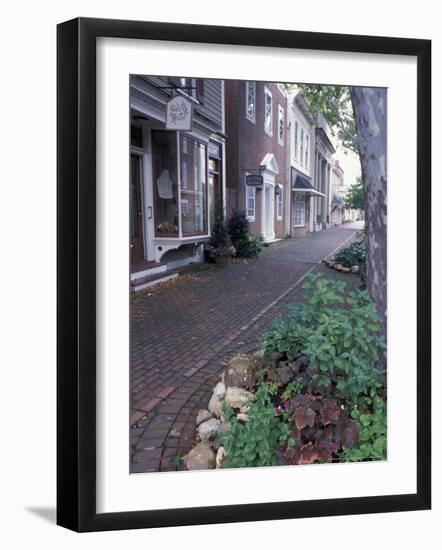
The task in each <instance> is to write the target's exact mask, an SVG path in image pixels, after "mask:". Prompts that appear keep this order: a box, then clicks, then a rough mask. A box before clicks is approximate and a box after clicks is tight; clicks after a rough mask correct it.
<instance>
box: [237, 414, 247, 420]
mask: <svg viewBox="0 0 442 550" xmlns="http://www.w3.org/2000/svg"><path fill="white" fill-rule="evenodd" d="M236 418H237V420H239V421H240V422H248V421H249V415H248V414H246V413H238V414H237V415H236Z"/></svg>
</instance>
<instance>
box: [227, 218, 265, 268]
mask: <svg viewBox="0 0 442 550" xmlns="http://www.w3.org/2000/svg"><path fill="white" fill-rule="evenodd" d="M227 227H228V231H229V234H230V237H231V239H232V243H233V246H234V247H235V249H236V253H237V255H238V256H242V257H244V258H256V257H257V256H259V254H260V253H261V250H262V244H261V241H260V240H259V239H256V238H255V237H253V236H252V235H250V233H249V220H248V219H247V215H246V211H245V210H234V211H233V212H232V214H231V216H230V218H229V220H228V222H227Z"/></svg>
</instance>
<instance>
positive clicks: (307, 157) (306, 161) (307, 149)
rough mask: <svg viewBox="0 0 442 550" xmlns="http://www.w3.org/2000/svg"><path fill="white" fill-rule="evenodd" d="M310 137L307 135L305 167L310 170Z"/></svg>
mask: <svg viewBox="0 0 442 550" xmlns="http://www.w3.org/2000/svg"><path fill="white" fill-rule="evenodd" d="M309 154H310V153H309V136H308V134H307V133H306V135H305V167H306V168H308V162H309Z"/></svg>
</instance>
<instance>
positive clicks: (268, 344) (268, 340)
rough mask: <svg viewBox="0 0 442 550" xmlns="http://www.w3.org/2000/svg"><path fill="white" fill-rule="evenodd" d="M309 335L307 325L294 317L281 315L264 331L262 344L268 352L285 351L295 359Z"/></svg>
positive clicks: (290, 357) (288, 356)
mask: <svg viewBox="0 0 442 550" xmlns="http://www.w3.org/2000/svg"><path fill="white" fill-rule="evenodd" d="M307 336H308V331H307V330H306V327H305V326H303V325H302V324H301V323H299V322H298V321H297V320H295V319H294V318H293V317H280V318H279V319H275V321H273V323H272V326H271V328H270V329H269V330H268V331H266V332H265V333H264V335H263V336H262V338H261V345H262V346H263V347H264V350H265V352H266V353H267V354H271V353H275V352H277V353H285V354H286V356H287V358H288V359H294V358H295V356H296V355H297V354H298V353H299V352H300V351H301V349H302V346H303V343H304V342H305V339H306V338H307Z"/></svg>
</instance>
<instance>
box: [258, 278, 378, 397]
mask: <svg viewBox="0 0 442 550" xmlns="http://www.w3.org/2000/svg"><path fill="white" fill-rule="evenodd" d="M303 288H304V290H305V298H306V304H301V303H296V304H289V306H288V308H289V311H290V312H291V317H289V318H284V319H279V320H278V321H276V322H275V323H274V324H273V325H272V328H271V329H270V330H269V331H268V332H266V333H265V334H264V337H263V339H262V344H263V346H264V349H265V351H266V352H270V353H271V352H273V351H281V352H284V353H286V354H287V357H289V358H290V357H294V356H295V355H296V354H297V353H302V354H304V355H305V356H306V357H307V358H308V374H309V377H310V386H311V390H312V391H320V392H321V393H323V394H330V393H333V394H334V395H335V396H337V397H339V398H344V399H350V400H354V399H355V398H356V396H358V395H369V394H370V391H371V390H376V389H377V388H379V387H380V386H381V385H382V384H381V381H380V371H379V369H378V368H377V361H378V358H379V355H380V352H381V350H382V349H383V348H384V347H385V345H384V342H383V338H382V336H381V334H380V323H379V318H378V315H377V313H376V311H375V308H374V304H373V302H372V300H371V298H370V297H369V294H368V292H367V291H362V290H357V291H354V292H350V293H349V294H348V295H346V294H345V288H346V285H345V283H342V282H337V281H330V280H327V279H323V278H322V277H321V276H319V275H312V274H310V275H309V276H308V279H307V281H306V283H305V284H304V287H303Z"/></svg>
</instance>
